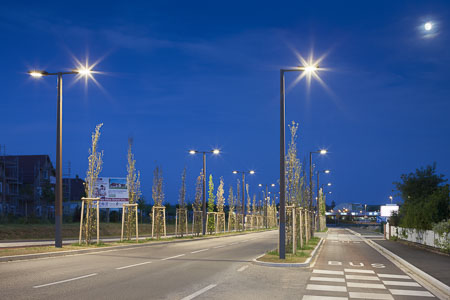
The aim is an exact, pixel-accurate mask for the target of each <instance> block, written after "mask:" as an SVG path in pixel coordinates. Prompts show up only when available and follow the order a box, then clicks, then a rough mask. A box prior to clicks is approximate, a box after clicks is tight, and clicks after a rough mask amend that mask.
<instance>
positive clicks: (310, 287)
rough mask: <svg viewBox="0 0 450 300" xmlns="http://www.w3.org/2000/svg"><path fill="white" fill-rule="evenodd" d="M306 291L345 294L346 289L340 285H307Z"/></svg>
mask: <svg viewBox="0 0 450 300" xmlns="http://www.w3.org/2000/svg"><path fill="white" fill-rule="evenodd" d="M306 289H307V290H314V291H331V292H347V287H345V286H342V285H322V284H308V285H307V286H306Z"/></svg>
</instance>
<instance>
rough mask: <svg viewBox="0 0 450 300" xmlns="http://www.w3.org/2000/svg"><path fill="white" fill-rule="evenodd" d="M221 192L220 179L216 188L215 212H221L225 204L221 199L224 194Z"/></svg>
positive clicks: (221, 179)
mask: <svg viewBox="0 0 450 300" xmlns="http://www.w3.org/2000/svg"><path fill="white" fill-rule="evenodd" d="M224 192H225V191H224V190H223V177H220V183H219V187H218V188H217V211H218V212H223V205H224V203H225V198H224V197H223V194H224Z"/></svg>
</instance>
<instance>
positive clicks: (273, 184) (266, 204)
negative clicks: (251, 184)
mask: <svg viewBox="0 0 450 300" xmlns="http://www.w3.org/2000/svg"><path fill="white" fill-rule="evenodd" d="M264 185H265V186H266V194H265V195H264V196H265V197H264V226H265V227H266V228H267V226H268V222H267V206H268V205H269V203H268V202H269V194H270V192H269V184H267V183H266V184H264ZM258 186H259V187H263V184H262V183H260V184H258ZM270 186H271V187H275V183H272V184H270Z"/></svg>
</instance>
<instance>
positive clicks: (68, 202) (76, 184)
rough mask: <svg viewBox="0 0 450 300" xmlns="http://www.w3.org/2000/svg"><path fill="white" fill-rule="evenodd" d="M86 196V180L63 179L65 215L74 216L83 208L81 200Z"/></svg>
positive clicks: (76, 177)
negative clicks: (76, 211)
mask: <svg viewBox="0 0 450 300" xmlns="http://www.w3.org/2000/svg"><path fill="white" fill-rule="evenodd" d="M84 196H85V189H84V180H83V179H81V178H80V177H78V175H76V176H75V178H63V214H64V215H72V214H73V213H74V211H75V210H76V209H79V208H80V207H81V198H82V197H84Z"/></svg>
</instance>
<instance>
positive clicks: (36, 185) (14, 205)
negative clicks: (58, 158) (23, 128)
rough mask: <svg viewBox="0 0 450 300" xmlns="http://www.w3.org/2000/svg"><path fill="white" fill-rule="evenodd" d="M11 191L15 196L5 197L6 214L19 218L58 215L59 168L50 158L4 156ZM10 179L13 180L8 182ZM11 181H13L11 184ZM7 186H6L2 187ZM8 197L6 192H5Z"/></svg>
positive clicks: (4, 179)
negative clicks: (56, 193) (55, 211)
mask: <svg viewBox="0 0 450 300" xmlns="http://www.w3.org/2000/svg"><path fill="white" fill-rule="evenodd" d="M0 161H3V162H4V163H3V166H4V167H3V169H4V170H5V173H9V174H10V175H11V176H9V177H8V176H3V181H4V182H5V181H6V184H7V188H8V190H9V191H10V192H9V194H11V191H13V192H14V193H15V194H14V193H13V194H11V195H10V196H9V197H5V202H4V203H5V204H4V205H3V207H5V211H6V212H7V213H10V214H13V215H16V216H25V217H28V216H31V215H34V216H37V217H45V218H52V217H53V216H54V199H55V196H54V187H55V182H56V180H55V168H54V167H53V164H52V162H51V160H50V157H49V156H48V155H3V156H0ZM8 178H10V179H8ZM8 180H9V181H8ZM2 185H4V184H2ZM5 196H6V193H5Z"/></svg>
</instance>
